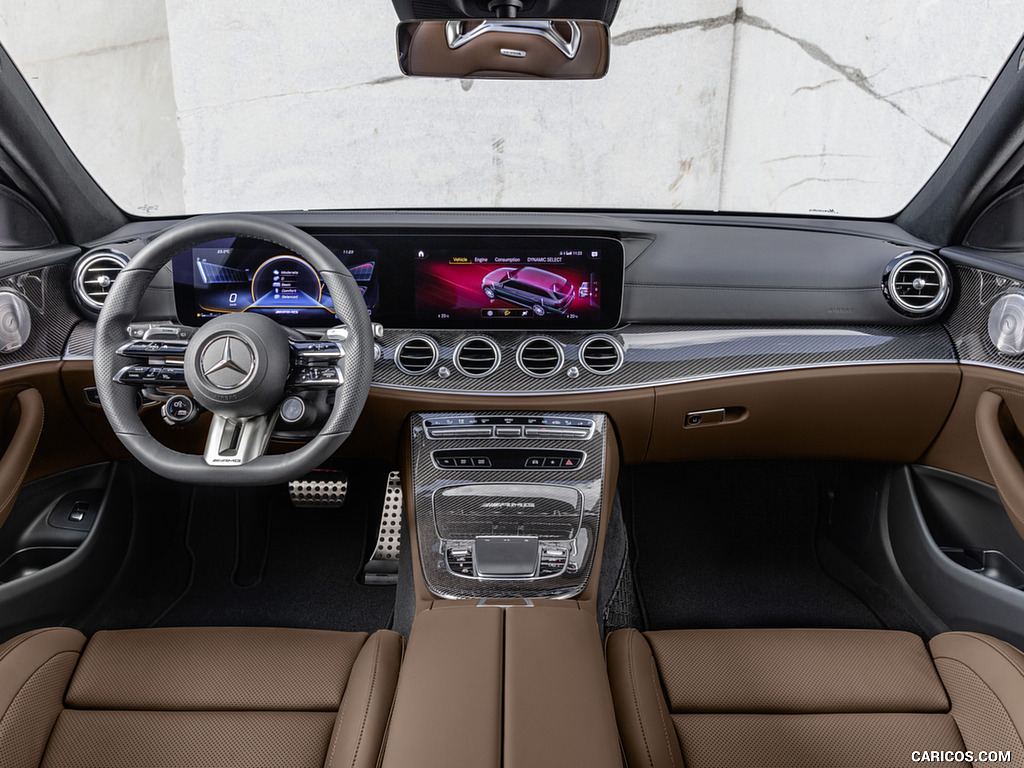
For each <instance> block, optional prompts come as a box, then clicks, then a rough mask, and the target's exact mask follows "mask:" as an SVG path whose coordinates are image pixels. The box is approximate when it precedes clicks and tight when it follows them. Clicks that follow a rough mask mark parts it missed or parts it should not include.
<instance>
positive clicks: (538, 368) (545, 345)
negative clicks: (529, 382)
mask: <svg viewBox="0 0 1024 768" xmlns="http://www.w3.org/2000/svg"><path fill="white" fill-rule="evenodd" d="M564 359H565V358H564V356H563V354H562V346H561V345H560V344H558V343H557V342H554V341H552V340H551V339H549V338H546V337H545V336H535V337H533V338H532V339H527V340H526V341H524V342H523V343H522V344H520V345H519V349H518V350H517V351H516V362H518V363H519V367H520V368H522V369H523V370H524V371H526V372H527V373H528V374H530V375H531V376H537V377H539V378H543V377H545V376H552V375H554V374H555V373H556V372H557V371H558V369H559V368H561V367H562V362H563V361H564Z"/></svg>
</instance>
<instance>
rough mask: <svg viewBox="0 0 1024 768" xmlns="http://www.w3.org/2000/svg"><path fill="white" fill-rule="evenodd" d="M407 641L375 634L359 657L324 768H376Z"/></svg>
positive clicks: (394, 635) (384, 633) (385, 632)
mask: <svg viewBox="0 0 1024 768" xmlns="http://www.w3.org/2000/svg"><path fill="white" fill-rule="evenodd" d="M404 650H405V648H404V640H403V638H402V636H401V635H399V634H398V633H397V632H391V631H390V630H386V629H382V630H380V631H378V632H374V633H373V634H372V635H371V636H370V639H369V640H367V641H366V644H365V645H364V646H363V648H362V650H361V651H360V652H359V656H358V657H357V658H356V661H355V664H354V665H353V667H352V672H351V674H350V675H349V679H348V685H347V687H346V688H345V694H344V696H343V697H342V700H341V707H340V709H339V711H338V718H337V720H336V721H335V723H334V732H333V733H332V734H331V744H330V747H329V748H328V750H327V759H326V760H325V762H324V765H325V768H341V766H345V768H374V767H375V766H376V765H377V762H378V760H379V758H380V751H381V745H382V744H383V742H384V732H385V730H386V729H387V725H388V719H389V718H390V716H391V705H392V703H393V701H394V698H395V689H396V687H397V685H398V670H399V668H400V667H401V664H402V654H403V652H404Z"/></svg>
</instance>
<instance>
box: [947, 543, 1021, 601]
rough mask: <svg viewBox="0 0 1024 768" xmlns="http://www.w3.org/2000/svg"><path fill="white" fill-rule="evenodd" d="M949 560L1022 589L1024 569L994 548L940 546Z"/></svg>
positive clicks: (1009, 585) (1001, 582) (986, 576)
mask: <svg viewBox="0 0 1024 768" xmlns="http://www.w3.org/2000/svg"><path fill="white" fill-rule="evenodd" d="M940 549H941V550H942V551H943V552H944V553H945V554H946V557H948V558H949V559H950V560H952V561H953V562H954V563H956V564H957V565H959V566H960V567H962V568H966V569H967V570H969V571H973V572H974V573H977V574H980V575H982V576H984V577H985V578H987V579H992V580H993V581H998V582H999V583H1000V584H1005V585H1006V586H1008V587H1013V588H1014V589H1020V590H1024V570H1021V569H1020V568H1018V567H1017V564H1016V563H1014V562H1013V561H1012V560H1010V558H1008V557H1007V556H1006V555H1004V554H1003V553H1002V552H999V551H998V550H994V549H964V548H963V547H940Z"/></svg>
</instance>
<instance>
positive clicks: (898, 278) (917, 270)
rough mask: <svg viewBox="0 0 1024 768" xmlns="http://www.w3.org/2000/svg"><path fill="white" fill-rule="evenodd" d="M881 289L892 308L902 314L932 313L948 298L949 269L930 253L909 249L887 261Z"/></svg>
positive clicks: (939, 308) (918, 314)
mask: <svg viewBox="0 0 1024 768" xmlns="http://www.w3.org/2000/svg"><path fill="white" fill-rule="evenodd" d="M882 292H883V293H884V294H885V298H886V299H887V300H888V301H889V303H890V304H891V305H892V306H893V308H894V309H895V310H896V311H897V312H900V313H902V314H904V315H913V316H918V317H919V316H922V315H928V314H934V313H936V312H938V311H940V310H941V309H942V308H943V307H945V305H946V301H947V300H948V299H949V270H948V269H947V268H946V265H945V264H943V263H942V262H941V261H939V260H938V259H937V258H935V257H934V256H931V255H929V254H927V253H920V252H917V251H910V252H908V253H904V254H902V255H900V256H897V257H896V258H895V259H893V260H892V261H891V262H889V265H888V266H887V267H886V268H885V275H884V277H883V279H882Z"/></svg>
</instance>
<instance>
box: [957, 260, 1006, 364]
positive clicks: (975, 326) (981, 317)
mask: <svg viewBox="0 0 1024 768" xmlns="http://www.w3.org/2000/svg"><path fill="white" fill-rule="evenodd" d="M956 277H957V282H958V283H959V290H958V291H957V302H956V305H955V307H954V308H953V311H952V312H951V313H950V314H949V316H948V317H947V318H946V322H945V325H946V328H947V330H948V331H949V335H950V337H952V339H953V344H954V346H955V347H956V352H957V355H958V356H959V358H960V361H961V362H962V363H964V364H965V365H983V366H988V367H991V368H1002V369H1004V370H1008V371H1024V355H1019V356H1011V355H1004V354H1002V353H1001V352H999V350H998V349H996V347H995V345H994V344H993V343H992V341H991V339H990V338H989V335H988V317H989V312H990V311H991V310H992V306H993V305H994V304H995V303H996V301H998V300H999V299H1000V298H1002V297H1003V296H1005V295H1006V294H1007V293H1009V292H1011V291H1019V290H1021V289H1022V288H1024V282H1022V281H1020V280H1014V279H1012V278H1009V277H1005V276H1004V275H1000V274H997V273H995V272H988V271H985V270H981V269H975V268H974V267H964V266H958V267H957V268H956Z"/></svg>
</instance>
